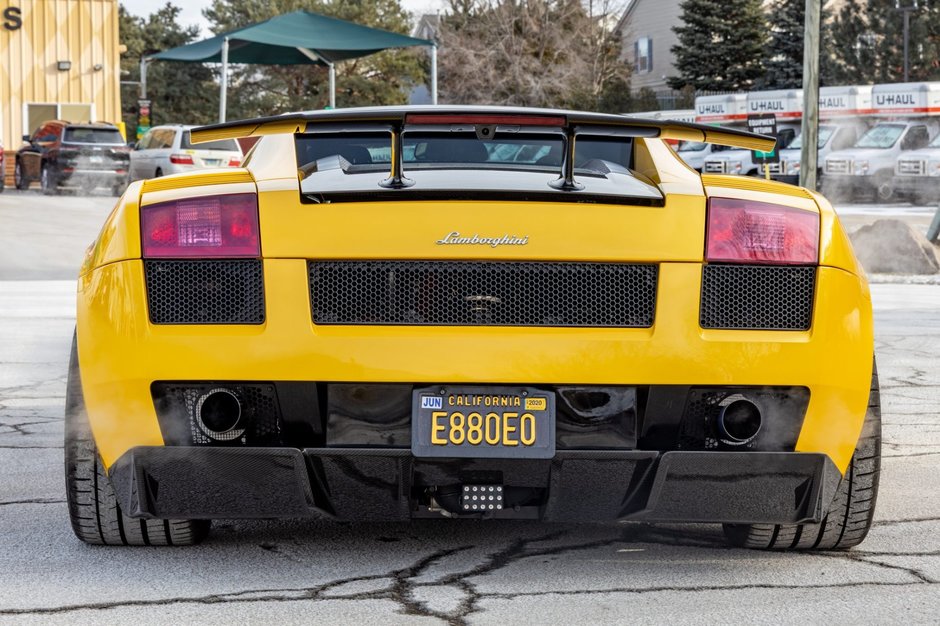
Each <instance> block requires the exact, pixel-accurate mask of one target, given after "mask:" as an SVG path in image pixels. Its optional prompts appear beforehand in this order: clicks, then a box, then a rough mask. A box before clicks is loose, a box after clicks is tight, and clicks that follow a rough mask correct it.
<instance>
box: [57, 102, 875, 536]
mask: <svg viewBox="0 0 940 626" xmlns="http://www.w3.org/2000/svg"><path fill="white" fill-rule="evenodd" d="M252 135H257V136H261V139H260V141H259V142H258V144H257V145H256V146H255V147H254V149H253V150H252V151H251V153H250V154H249V155H248V156H247V159H246V161H245V163H244V165H243V167H242V168H239V169H235V170H227V171H222V170H220V171H205V172H199V173H193V174H183V175H178V176H171V177H166V178H159V179H154V180H148V181H145V182H142V183H141V182H137V183H133V184H132V185H130V187H129V188H128V189H127V191H126V193H125V194H124V196H123V197H122V198H121V199H120V201H119V202H118V204H117V206H116V207H115V209H114V211H113V212H112V214H111V215H110V217H109V218H108V219H107V221H106V223H105V224H104V227H103V228H102V230H101V234H100V235H99V237H98V239H97V241H95V242H94V244H93V245H92V246H90V247H89V249H88V253H87V257H86V259H85V262H84V265H83V267H82V269H81V273H80V277H79V281H78V311H77V328H76V337H75V342H74V345H73V349H72V357H71V366H70V375H69V382H68V402H67V408H66V424H67V428H66V480H67V487H68V501H69V512H70V514H71V520H72V525H73V528H74V530H75V533H76V535H77V536H78V537H79V538H80V539H81V540H83V541H86V542H89V543H99V544H124V545H155V544H159V545H165V544H174V545H177V544H192V543H195V542H198V541H200V540H201V539H203V538H204V537H205V536H206V533H207V531H208V529H209V524H210V521H211V520H212V519H213V518H251V517H259V518H271V517H298V516H310V517H317V518H324V519H337V520H410V519H415V518H428V517H430V518H451V519H453V518H468V517H469V518H485V519H518V520H546V521H585V520H586V521H614V520H618V521H629V520H641V521H647V522H650V521H669V522H715V523H721V524H724V528H725V534H726V536H727V537H728V539H729V541H731V542H732V543H733V544H734V545H739V546H748V547H755V548H770V549H788V548H794V549H839V548H847V547H851V546H854V545H856V544H858V543H859V542H861V541H862V539H863V538H864V537H865V535H866V533H867V531H868V528H869V526H870V525H871V520H872V514H873V511H874V505H875V496H876V492H877V485H878V473H879V467H880V431H881V423H880V412H879V400H878V384H877V374H876V372H875V371H874V357H873V347H872V316H871V302H870V298H869V290H868V285H867V282H866V279H865V277H864V274H863V272H862V270H861V268H860V266H859V264H858V262H857V261H856V259H855V256H854V254H853V252H852V249H851V246H850V244H849V241H848V239H847V237H846V235H845V233H844V231H843V230H842V228H841V226H840V224H839V221H838V219H837V217H836V215H835V213H834V212H833V210H832V207H831V206H830V205H829V203H828V202H827V201H826V200H825V199H824V198H823V197H821V196H819V195H818V194H816V193H813V192H810V191H807V190H806V189H802V188H799V187H793V186H789V185H784V184H780V183H773V182H765V181H762V180H755V179H751V178H741V177H725V176H709V175H704V176H702V175H699V174H697V173H696V172H695V171H693V170H691V169H689V168H688V167H687V166H685V165H684V164H683V162H682V161H681V160H680V159H679V158H678V157H677V156H676V154H675V153H674V152H673V151H672V150H671V149H670V147H669V146H668V145H667V143H666V142H665V140H666V139H679V140H694V141H707V142H713V143H718V144H724V145H733V146H739V147H743V148H751V149H769V146H768V145H767V144H768V140H767V139H766V138H763V137H759V136H756V135H751V134H748V133H745V132H740V131H734V130H728V129H720V128H715V127H708V126H698V125H695V124H688V123H682V122H672V121H651V120H641V119H633V118H627V117H621V116H615V115H602V114H595V113H581V112H571V111H556V110H534V109H522V108H499V107H459V106H453V107H391V108H367V109H346V110H336V111H320V112H315V113H304V114H291V115H285V116H279V117H271V118H262V119H256V120H250V121H244V122H235V123H228V124H220V125H216V126H208V127H203V128H201V129H196V130H193V131H192V138H193V141H194V142H198V141H211V140H216V139H222V138H232V137H245V136H252ZM770 141H771V142H772V141H773V140H772V139H771V140H770Z"/></svg>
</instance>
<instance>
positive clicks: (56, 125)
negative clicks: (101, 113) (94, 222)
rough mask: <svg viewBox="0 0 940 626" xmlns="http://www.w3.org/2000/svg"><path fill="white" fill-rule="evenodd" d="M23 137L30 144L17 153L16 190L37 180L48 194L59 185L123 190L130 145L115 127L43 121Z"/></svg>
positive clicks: (114, 190)
mask: <svg viewBox="0 0 940 626" xmlns="http://www.w3.org/2000/svg"><path fill="white" fill-rule="evenodd" d="M23 140H24V141H25V142H27V144H25V145H24V146H23V147H22V148H20V149H19V150H18V151H17V152H16V162H15V163H14V169H13V178H14V180H15V181H16V188H17V189H28V188H29V184H30V182H32V181H34V180H38V181H39V184H40V186H41V187H42V192H43V193H45V194H49V195H51V194H54V193H57V192H58V190H59V188H60V187H73V188H79V189H82V190H84V191H91V190H92V189H94V188H96V187H109V188H111V189H112V191H113V192H114V194H115V195H120V194H121V192H122V191H123V190H124V186H125V184H126V182H127V166H128V163H129V161H130V148H129V147H128V146H127V145H126V144H125V143H124V137H122V136H121V132H120V131H119V130H118V129H117V127H116V126H113V125H111V124H104V123H94V124H72V123H70V122H63V121H61V120H56V121H52V122H45V123H43V124H41V125H40V126H39V128H37V129H36V131H35V132H33V134H32V135H28V136H24V137H23Z"/></svg>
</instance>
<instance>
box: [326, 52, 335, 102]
mask: <svg viewBox="0 0 940 626" xmlns="http://www.w3.org/2000/svg"><path fill="white" fill-rule="evenodd" d="M327 66H328V67H329V68H330V108H331V109H335V108H336V65H334V64H333V63H332V62H331V63H329V64H328V65H327Z"/></svg>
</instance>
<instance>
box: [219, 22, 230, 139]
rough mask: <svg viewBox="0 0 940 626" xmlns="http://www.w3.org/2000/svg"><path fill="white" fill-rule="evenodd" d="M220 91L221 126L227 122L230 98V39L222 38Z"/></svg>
mask: <svg viewBox="0 0 940 626" xmlns="http://www.w3.org/2000/svg"><path fill="white" fill-rule="evenodd" d="M221 83H222V84H221V85H220V86H219V87H220V91H219V124H222V123H223V122H225V104H226V102H225V100H226V98H227V97H228V37H223V38H222V81H221Z"/></svg>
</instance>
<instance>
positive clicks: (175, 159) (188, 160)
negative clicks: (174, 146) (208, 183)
mask: <svg viewBox="0 0 940 626" xmlns="http://www.w3.org/2000/svg"><path fill="white" fill-rule="evenodd" d="M170 163H173V164H175V165H193V157H192V156H191V155H189V154H171V155H170Z"/></svg>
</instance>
